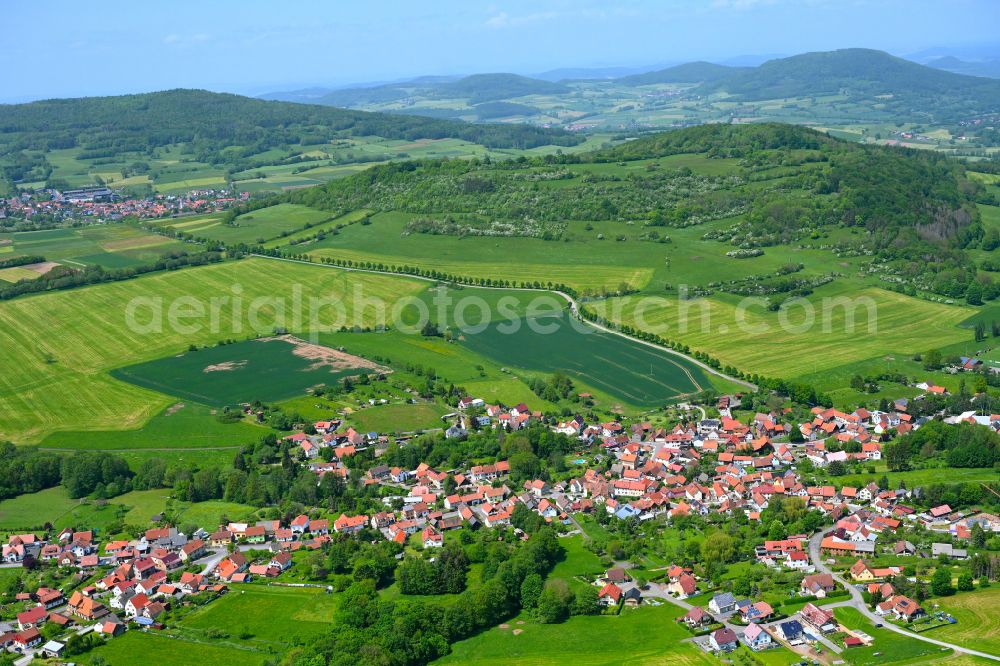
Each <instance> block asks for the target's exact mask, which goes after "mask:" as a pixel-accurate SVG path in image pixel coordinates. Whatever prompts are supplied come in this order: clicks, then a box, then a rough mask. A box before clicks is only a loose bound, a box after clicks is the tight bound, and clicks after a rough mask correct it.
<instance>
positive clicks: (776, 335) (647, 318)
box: [591, 281, 975, 378]
mask: <svg viewBox="0 0 1000 666" xmlns="http://www.w3.org/2000/svg"><path fill="white" fill-rule="evenodd" d="M841 297H848V298H856V299H870V300H865V301H860V300H859V301H856V303H858V304H859V307H856V308H852V311H853V312H854V324H853V326H851V325H850V319H849V316H848V310H847V309H846V308H845V307H843V306H838V307H834V308H830V307H825V306H824V300H823V299H824V298H829V299H836V298H841ZM808 300H809V302H810V303H811V304H812V308H811V310H810V309H807V308H805V307H801V306H800V307H795V308H793V309H792V310H791V311H790V312H789V313H788V314H787V315H784V314H782V313H772V312H767V311H765V310H764V308H763V307H762V306H761V304H760V303H755V304H752V307H749V308H748V309H746V308H744V309H741V308H740V307H739V300H738V299H737V298H736V297H731V296H722V295H716V296H711V297H709V298H704V299H696V300H693V301H683V302H677V301H673V300H664V301H661V302H658V303H657V302H652V303H649V302H645V303H644V302H643V300H642V297H640V296H628V297H625V298H614V299H609V300H607V301H602V302H598V303H595V304H592V305H591V307H592V308H593V309H594V310H595V311H597V312H598V313H600V314H601V315H602V316H605V317H607V318H609V319H610V320H612V321H620V322H625V323H628V324H630V325H633V326H636V327H638V328H640V329H643V330H650V331H652V332H657V333H659V334H660V335H663V336H665V337H668V338H671V339H675V340H681V341H683V342H684V343H686V344H689V345H690V346H691V348H692V349H698V350H702V351H706V352H708V353H709V354H711V355H713V356H715V357H716V358H718V359H720V360H721V361H722V362H723V363H725V364H732V365H735V366H736V367H738V368H741V369H743V370H745V371H748V372H756V373H760V374H763V375H766V376H771V377H785V378H792V377H798V376H802V375H807V374H810V373H820V372H822V371H823V370H825V369H830V368H837V367H843V366H847V365H848V364H850V363H854V362H858V361H864V360H867V359H871V358H875V357H883V356H903V357H906V356H912V355H913V354H914V353H915V352H923V351H926V350H928V349H931V348H935V347H942V346H945V345H948V344H953V343H956V342H960V341H962V340H968V339H971V335H970V334H969V332H968V331H965V330H962V329H959V328H958V327H957V326H958V324H959V323H961V322H962V321H964V320H965V319H966V318H968V317H969V316H970V315H971V314H972V313H974V312H975V310H973V309H972V308H969V307H963V306H950V305H941V304H937V303H930V302H928V301H922V300H918V299H914V298H909V297H907V296H903V295H901V294H897V293H895V292H890V291H885V290H882V289H876V288H871V287H864V286H863V285H858V284H852V283H851V282H850V281H843V282H837V283H834V284H831V285H827V286H826V287H822V288H820V289H817V290H816V292H815V294H813V295H812V296H810V297H809V299H808ZM826 302H827V303H829V302H830V301H826ZM869 305H871V309H869V307H868V306H869ZM809 311H811V312H812V313H813V317H812V322H813V323H812V325H807V323H808V322H809V318H808V315H807V314H806V313H807V312H809ZM824 312H827V313H828V315H826V316H824ZM782 321H785V322H787V324H788V325H783V324H782ZM824 321H825V322H827V323H826V324H825V325H824ZM741 322H742V323H741ZM873 322H874V325H873Z"/></svg>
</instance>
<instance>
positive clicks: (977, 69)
mask: <svg viewBox="0 0 1000 666" xmlns="http://www.w3.org/2000/svg"><path fill="white" fill-rule="evenodd" d="M927 66H928V67H933V68H935V69H943V70H945V71H946V72H954V73H955V74H967V75H969V76H985V77H987V78H991V79H1000V58H997V59H994V60H978V61H973V62H970V61H966V60H960V59H959V58H956V57H955V56H945V57H943V58H938V59H936V60H931V61H930V62H928V63H927Z"/></svg>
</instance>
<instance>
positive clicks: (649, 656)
mask: <svg viewBox="0 0 1000 666" xmlns="http://www.w3.org/2000/svg"><path fill="white" fill-rule="evenodd" d="M683 614H684V611H683V610H682V609H680V608H677V607H676V606H672V605H670V604H664V605H662V606H658V607H644V608H638V609H635V610H624V611H623V612H622V614H621V615H618V616H613V615H610V616H609V615H601V616H576V617H572V618H570V619H569V620H567V621H566V622H565V623H563V624H537V623H536V622H535V621H534V620H533V619H532V618H531V616H530V615H528V614H521V615H519V616H517V617H516V618H515V619H514V620H512V621H511V622H509V623H507V624H503V625H501V626H500V627H494V628H493V629H489V630H487V631H484V632H483V633H481V634H479V635H478V636H475V637H474V638H470V639H468V640H464V641H461V642H459V643H456V644H455V645H453V646H452V654H450V655H448V656H447V657H445V658H443V659H440V660H438V661H436V662H434V663H435V664H440V665H441V666H444V665H445V664H471V663H476V664H485V665H493V664H496V665H498V666H499V665H500V664H503V665H504V666H507V665H512V666H534V665H537V666H541V665H542V664H569V663H572V664H578V665H579V666H610V665H611V664H621V663H624V662H627V663H629V664H640V665H649V666H652V665H653V664H664V663H669V664H677V665H678V666H694V665H695V664H705V665H708V664H717V663H718V662H717V661H716V660H715V659H714V658H713V657H710V656H708V655H706V654H705V653H704V652H702V651H701V650H700V649H698V648H697V647H695V646H694V645H692V644H691V643H681V642H680V641H681V640H683V639H685V638H690V636H691V635H690V634H689V633H688V632H687V631H686V630H684V629H683V628H681V627H680V626H679V625H678V624H676V623H675V619H676V618H677V617H679V616H681V615H683Z"/></svg>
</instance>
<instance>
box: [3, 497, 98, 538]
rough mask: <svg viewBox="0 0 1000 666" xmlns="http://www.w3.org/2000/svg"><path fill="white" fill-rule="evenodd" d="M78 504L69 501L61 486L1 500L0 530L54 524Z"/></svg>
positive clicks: (75, 501)
mask: <svg viewBox="0 0 1000 666" xmlns="http://www.w3.org/2000/svg"><path fill="white" fill-rule="evenodd" d="M79 503H80V500H74V499H70V498H69V495H67V494H66V489H65V488H63V487H62V486H56V487H55V488H48V489H46V490H41V491H39V492H37V493H29V494H27V495H19V496H17V497H15V498H14V499H8V500H3V501H2V502H0V530H17V529H22V528H35V527H41V526H42V525H44V524H45V523H52V524H55V523H56V521H58V520H59V519H60V518H62V517H63V516H64V515H66V514H68V513H70V512H71V511H72V510H73V509H74V507H76V506H77V505H78V504H79Z"/></svg>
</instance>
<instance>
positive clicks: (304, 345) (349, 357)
mask: <svg viewBox="0 0 1000 666" xmlns="http://www.w3.org/2000/svg"><path fill="white" fill-rule="evenodd" d="M271 340H281V341H282V342H287V343H288V344H290V345H293V346H294V347H295V348H294V349H293V350H292V353H293V354H295V355H296V356H298V357H299V358H304V359H306V360H309V361H314V363H313V364H312V365H311V366H310V367H309V369H310V370H316V369H318V368H322V367H328V368H330V370H332V371H338V370H353V369H355V368H361V369H367V370H372V371H373V372H378V373H383V374H387V373H390V372H392V370H390V369H389V368H386V367H384V366H381V365H379V364H378V363H375V362H373V361H369V360H368V359H366V358H361V357H360V356H354V355H353V354H348V353H347V352H342V351H340V350H337V349H331V348H330V347H324V346H323V345H314V344H311V343H309V342H306V341H305V340H300V339H299V338H297V337H295V336H294V335H280V336H277V337H273V338H261V342H268V341H271Z"/></svg>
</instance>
